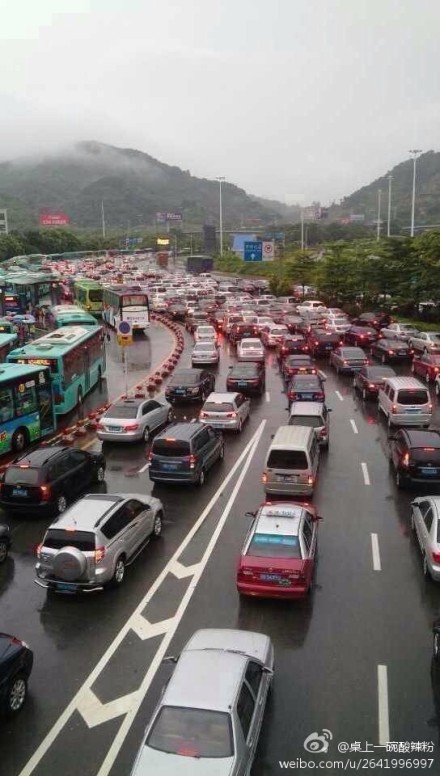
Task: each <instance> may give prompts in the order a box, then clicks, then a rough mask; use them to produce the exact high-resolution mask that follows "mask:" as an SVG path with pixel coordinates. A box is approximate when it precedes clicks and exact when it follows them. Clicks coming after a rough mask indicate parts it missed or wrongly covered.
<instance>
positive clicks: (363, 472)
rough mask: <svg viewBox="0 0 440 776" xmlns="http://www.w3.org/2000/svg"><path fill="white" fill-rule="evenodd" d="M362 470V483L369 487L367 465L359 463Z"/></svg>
mask: <svg viewBox="0 0 440 776" xmlns="http://www.w3.org/2000/svg"><path fill="white" fill-rule="evenodd" d="M361 468H362V474H363V475H364V483H365V485H371V483H370V475H369V474H368V469H367V464H366V463H361Z"/></svg>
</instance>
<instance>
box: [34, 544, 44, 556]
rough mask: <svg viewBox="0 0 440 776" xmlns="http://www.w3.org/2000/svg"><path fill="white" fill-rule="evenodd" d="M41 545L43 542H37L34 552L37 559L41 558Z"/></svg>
mask: <svg viewBox="0 0 440 776" xmlns="http://www.w3.org/2000/svg"><path fill="white" fill-rule="evenodd" d="M42 547H43V542H41V544H37V547H36V550H35V552H36V555H37V558H38V559H40V558H41V549H42Z"/></svg>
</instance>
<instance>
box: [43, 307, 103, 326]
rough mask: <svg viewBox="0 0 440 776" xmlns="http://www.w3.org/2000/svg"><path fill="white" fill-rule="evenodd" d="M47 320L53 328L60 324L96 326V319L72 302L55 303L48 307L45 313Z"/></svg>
mask: <svg viewBox="0 0 440 776" xmlns="http://www.w3.org/2000/svg"><path fill="white" fill-rule="evenodd" d="M47 317H48V321H49V324H50V325H51V326H53V327H54V329H61V328H62V326H97V325H98V321H97V320H96V318H95V317H94V316H93V315H90V313H86V311H85V310H83V309H82V307H77V306H76V305H74V304H56V305H54V306H53V307H50V308H49V310H48V313H47Z"/></svg>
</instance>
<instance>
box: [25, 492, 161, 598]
mask: <svg viewBox="0 0 440 776" xmlns="http://www.w3.org/2000/svg"><path fill="white" fill-rule="evenodd" d="M162 521H163V506H162V503H161V502H160V501H159V499H157V498H154V497H153V496H146V495H145V494H140V493H114V494H110V493H106V494H90V493H89V494H88V495H87V496H84V498H82V499H80V500H79V501H77V502H76V504H73V506H71V507H70V508H69V509H67V510H66V511H65V513H64V514H63V515H62V517H60V518H58V520H56V521H55V522H53V523H52V525H50V526H49V528H48V529H47V531H46V533H45V535H44V538H43V541H42V542H41V544H40V545H39V547H38V549H37V558H38V560H37V564H36V567H35V570H36V575H37V576H36V579H35V582H36V584H37V585H39V586H40V587H44V588H46V589H48V590H53V591H55V592H58V593H81V592H85V593H90V592H95V591H98V590H102V589H103V588H104V587H105V586H112V587H119V586H120V585H121V584H122V582H123V580H124V578H125V568H126V566H128V565H130V564H131V563H132V562H133V561H134V560H135V559H136V558H137V557H138V555H139V554H140V552H141V551H142V549H143V548H144V547H145V545H146V544H147V543H148V542H149V541H150V539H151V538H154V539H158V538H159V537H160V536H161V534H162Z"/></svg>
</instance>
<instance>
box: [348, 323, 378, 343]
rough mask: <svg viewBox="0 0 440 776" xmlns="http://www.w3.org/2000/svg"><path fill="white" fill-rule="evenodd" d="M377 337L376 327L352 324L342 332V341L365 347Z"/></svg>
mask: <svg viewBox="0 0 440 776" xmlns="http://www.w3.org/2000/svg"><path fill="white" fill-rule="evenodd" d="M377 337H378V333H377V330H376V329H373V328H368V327H366V326H353V325H352V326H350V328H349V329H347V331H346V332H345V334H344V342H345V343H346V344H347V345H362V347H366V346H367V345H371V344H372V343H373V342H376V340H377Z"/></svg>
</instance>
